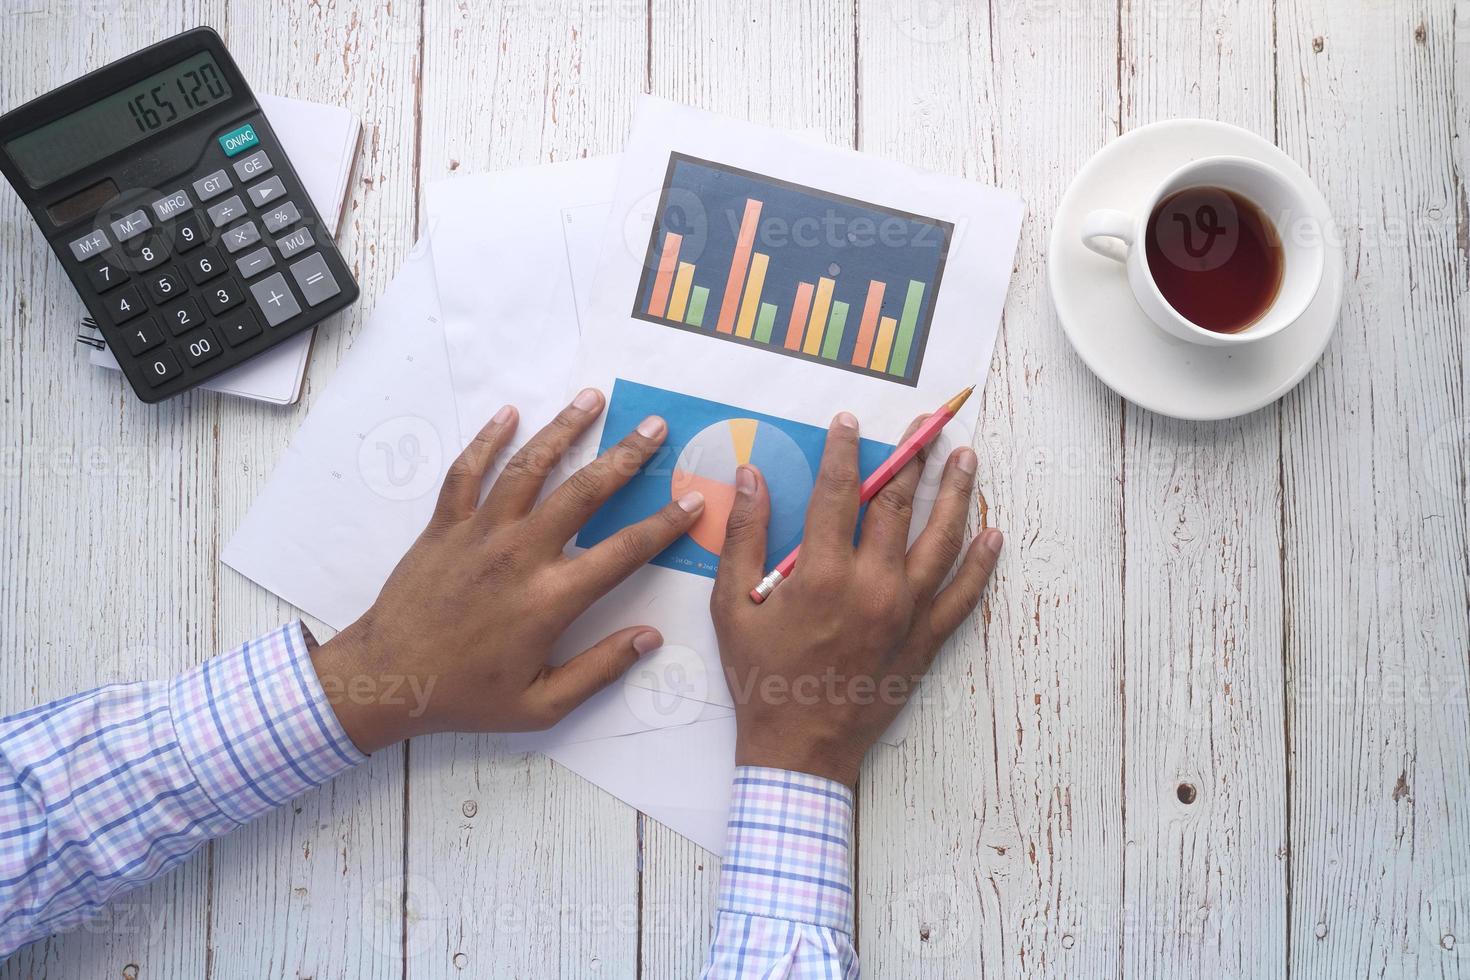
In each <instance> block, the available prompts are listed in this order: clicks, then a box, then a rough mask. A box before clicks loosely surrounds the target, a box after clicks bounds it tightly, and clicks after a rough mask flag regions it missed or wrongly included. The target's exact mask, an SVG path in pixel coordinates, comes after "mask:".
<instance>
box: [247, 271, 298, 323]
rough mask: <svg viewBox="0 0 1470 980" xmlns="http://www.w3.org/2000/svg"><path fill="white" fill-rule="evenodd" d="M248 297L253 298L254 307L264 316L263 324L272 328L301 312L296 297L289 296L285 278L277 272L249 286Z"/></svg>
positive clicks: (289, 289) (288, 287)
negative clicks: (267, 324) (258, 308)
mask: <svg viewBox="0 0 1470 980" xmlns="http://www.w3.org/2000/svg"><path fill="white" fill-rule="evenodd" d="M250 295H251V296H253V297H254V298H255V305H256V306H258V307H260V311H261V312H262V313H264V314H265V322H266V323H269V324H270V325H271V326H273V327H274V326H276V325H277V324H280V323H285V322H286V321H287V320H289V319H291V318H292V317H293V316H295V315H296V314H298V313H300V312H301V306H300V304H299V303H297V302H296V297H295V296H293V295H291V287H290V286H287V285H286V277H285V276H283V275H281V274H280V273H279V272H277V273H275V274H274V275H269V276H266V277H265V278H264V279H262V280H261V281H260V282H258V283H255V284H254V285H253V286H251V287H250Z"/></svg>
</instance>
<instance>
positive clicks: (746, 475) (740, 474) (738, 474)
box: [735, 465, 755, 494]
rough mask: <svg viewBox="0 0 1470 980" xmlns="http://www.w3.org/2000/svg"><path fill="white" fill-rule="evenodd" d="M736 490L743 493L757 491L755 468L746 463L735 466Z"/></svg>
mask: <svg viewBox="0 0 1470 980" xmlns="http://www.w3.org/2000/svg"><path fill="white" fill-rule="evenodd" d="M735 492H736V493H743V494H752V493H755V470H753V469H751V468H750V467H749V466H745V465H741V466H737V467H736V468H735Z"/></svg>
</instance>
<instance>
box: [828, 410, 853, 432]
mask: <svg viewBox="0 0 1470 980" xmlns="http://www.w3.org/2000/svg"><path fill="white" fill-rule="evenodd" d="M832 424H833V425H840V426H842V427H843V428H844V429H856V428H857V416H856V415H853V414H852V413H851V412H838V413H837V417H836V418H834V419H833V420H832Z"/></svg>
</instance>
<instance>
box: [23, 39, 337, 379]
mask: <svg viewBox="0 0 1470 980" xmlns="http://www.w3.org/2000/svg"><path fill="white" fill-rule="evenodd" d="M0 173H4V175H5V177H6V179H7V180H9V181H10V183H11V185H12V186H14V187H15V189H16V192H17V193H18V194H19V195H20V197H21V200H23V201H24V202H25V204H26V207H28V208H29V209H30V212H31V214H32V216H33V217H34V218H35V219H36V222H37V223H38V224H39V225H40V226H41V228H42V230H43V231H44V232H45V235H46V239H47V240H48V241H49V242H50V243H51V247H52V249H54V250H55V252H56V254H57V256H59V257H60V259H61V263H62V265H63V266H64V267H65V268H66V272H67V275H69V276H70V277H71V281H72V283H73V284H74V285H75V286H76V289H77V292H78V293H80V294H81V296H82V300H83V302H85V303H86V306H87V309H88V311H89V312H90V313H91V315H92V317H93V319H94V320H96V322H97V326H98V328H99V329H100V330H101V331H102V335H103V337H104V338H105V339H106V341H107V344H108V346H109V347H111V348H112V351H113V354H114V355H115V356H116V357H117V361H118V364H120V365H121V366H122V370H123V374H124V375H126V376H127V379H128V381H129V383H131V384H132V386H133V390H134V391H135V392H137V394H138V397H139V398H141V399H143V400H144V401H145V402H157V401H162V400H163V399H165V398H170V397H172V396H174V395H177V394H179V393H180V392H182V391H186V390H188V389H189V388H192V387H194V386H195V385H197V384H199V383H200V382H202V381H206V380H208V379H209V378H212V377H214V376H215V375H217V374H219V373H221V372H222V371H227V370H229V369H230V368H232V367H235V366H236V365H238V364H240V363H241V362H242V361H245V360H247V359H248V358H251V357H253V356H255V355H256V354H259V353H261V352H262V351H265V350H268V349H269V348H271V347H273V346H275V345H276V344H278V343H280V342H281V341H283V340H285V339H286V338H287V337H290V336H291V335H293V334H295V333H298V332H300V331H302V330H305V329H307V328H309V327H311V326H313V325H314V324H316V323H317V322H319V321H320V320H322V319H323V318H325V317H327V316H329V315H331V314H333V313H336V312H337V311H338V310H341V309H342V308H343V307H345V306H347V305H349V304H351V303H352V302H353V301H354V300H356V299H357V295H358V290H357V283H356V282H354V281H353V278H352V276H351V274H350V273H349V272H348V270H347V267H346V265H345V264H344V263H343V261H342V256H341V255H340V254H339V253H338V251H337V247H336V244H335V242H334V241H333V237H332V229H330V228H328V227H326V226H325V225H324V224H323V223H322V221H321V219H320V217H319V216H318V215H317V211H316V208H315V206H314V205H313V204H312V202H311V198H309V197H308V196H307V194H306V188H305V187H303V186H302V184H301V181H300V179H299V178H298V177H297V176H296V170H295V168H294V167H292V165H291V161H290V159H289V158H288V157H287V156H286V151H285V148H284V147H283V146H282V145H281V144H280V143H279V142H278V141H277V139H276V135H275V133H274V131H272V129H271V126H270V123H269V122H267V121H266V118H265V115H264V113H262V112H261V110H260V106H259V105H258V104H257V103H256V101H255V95H254V94H253V93H252V92H251V91H250V87H249V86H248V85H247V84H246V83H245V79H244V77H243V76H242V75H241V74H240V70H239V69H238V68H237V67H236V66H235V62H234V59H232V58H231V57H230V55H229V52H228V51H226V50H225V46H224V43H223V42H222V41H221V40H220V37H219V35H218V34H216V33H215V32H214V31H213V30H211V29H209V28H207V27H200V28H196V29H194V30H191V31H187V32H185V33H183V34H179V35H177V36H176V37H172V38H169V39H168V40H166V41H162V42H160V43H158V44H155V45H153V46H151V47H148V48H145V49H143V50H142V51H139V52H137V53H136V54H133V55H130V56H129V57H126V58H123V59H122V60H120V61H116V62H113V63H112V64H110V65H107V66H106V67H104V68H99V69H98V70H96V71H94V72H91V73H90V74H88V75H86V76H84V77H82V78H79V79H77V80H76V81H73V82H69V83H68V84H66V85H63V86H61V87H60V88H58V89H56V90H55V91H52V92H49V93H47V94H46V95H43V96H41V97H40V98H38V99H35V100H34V101H32V102H28V103H26V104H25V105H23V106H21V107H20V108H18V109H15V110H14V111H12V112H9V113H7V114H6V115H4V116H0Z"/></svg>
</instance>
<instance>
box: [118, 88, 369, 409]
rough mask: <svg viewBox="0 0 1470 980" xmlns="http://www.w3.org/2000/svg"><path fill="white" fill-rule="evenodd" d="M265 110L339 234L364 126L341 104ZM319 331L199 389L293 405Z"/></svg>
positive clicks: (289, 104) (277, 100) (295, 102)
mask: <svg viewBox="0 0 1470 980" xmlns="http://www.w3.org/2000/svg"><path fill="white" fill-rule="evenodd" d="M259 100H260V108H261V110H262V111H263V112H264V113H265V114H266V117H267V118H269V119H270V121H271V126H272V128H274V129H275V131H276V136H277V137H279V138H280V140H281V143H282V144H283V145H284V146H285V148H286V152H287V153H289V154H290V156H291V162H292V163H293V164H294V165H295V167H296V173H297V176H299V177H300V178H301V183H302V185H303V186H304V187H305V188H306V193H307V194H309V195H310V196H311V202H312V204H313V205H315V206H316V209H317V213H318V214H320V215H321V216H322V220H323V221H324V222H326V225H327V227H328V228H331V229H333V233H334V234H335V233H336V229H337V228H338V226H339V224H340V222H341V216H342V207H343V204H344V203H345V201H346V197H347V180H348V177H349V176H350V175H351V173H352V162H353V160H354V159H355V158H356V156H357V141H358V136H359V134H360V132H361V128H362V127H361V125H360V124H359V123H358V120H357V117H356V116H354V115H353V114H352V113H351V112H349V111H348V110H346V109H343V108H341V107H340V106H332V105H322V104H320V103H316V102H305V101H303V100H301V99H288V98H283V97H281V96H278V95H262V96H260V97H259ZM315 335H316V330H315V329H314V328H313V329H311V330H303V331H302V332H301V333H298V334H296V335H295V336H293V337H290V338H288V339H287V340H285V341H282V342H281V343H280V344H278V345H276V346H275V347H272V348H271V349H270V350H268V351H266V352H265V353H263V354H261V355H260V356H258V357H253V358H251V359H250V360H248V361H246V362H245V363H244V364H241V365H240V366H239V367H236V368H232V369H231V370H229V371H226V372H225V373H224V374H221V375H219V376H218V377H215V378H211V379H210V380H208V381H206V382H204V384H203V385H201V386H200V387H202V388H207V389H209V390H210V391H218V392H220V393H221V394H226V395H235V396H237V397H240V398H250V399H253V400H255V401H263V402H270V403H271V404H275V405H289V404H291V403H292V402H295V401H296V399H298V398H300V397H301V380H302V378H303V377H304V376H305V374H306V361H307V357H308V356H309V355H310V353H311V342H312V338H313V337H315ZM90 359H91V362H92V363H93V364H94V365H96V366H97V367H102V368H108V369H110V370H113V371H116V370H118V364H117V358H115V357H113V355H112V351H111V350H109V349H107V348H103V349H102V350H94V351H92V352H91V357H90Z"/></svg>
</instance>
